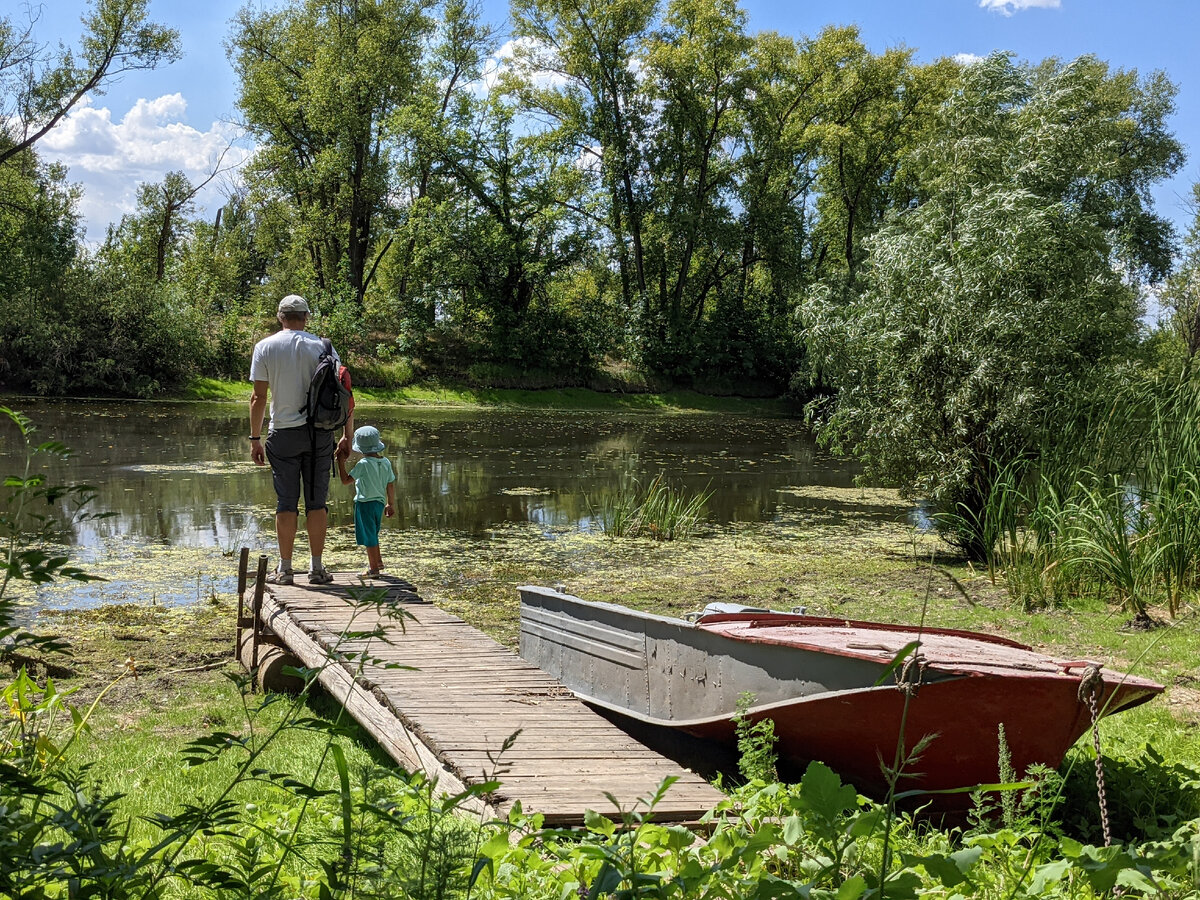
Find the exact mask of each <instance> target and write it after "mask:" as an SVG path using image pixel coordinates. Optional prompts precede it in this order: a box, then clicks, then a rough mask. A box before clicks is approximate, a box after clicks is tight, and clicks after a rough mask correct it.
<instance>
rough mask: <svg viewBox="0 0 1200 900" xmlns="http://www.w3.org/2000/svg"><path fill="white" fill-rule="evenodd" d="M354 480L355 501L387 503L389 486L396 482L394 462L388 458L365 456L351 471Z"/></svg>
mask: <svg viewBox="0 0 1200 900" xmlns="http://www.w3.org/2000/svg"><path fill="white" fill-rule="evenodd" d="M350 477H351V478H353V479H354V501H355V502H356V503H367V502H370V501H372V500H375V501H378V502H380V503H386V502H387V486H388V485H389V484H391V483H392V482H393V481H395V480H396V473H395V472H393V471H392V462H391V460H389V459H388V458H387V457H386V456H364V457H363V458H362V459H360V460H359V461H358V462H356V463H355V464H354V468H353V469H351V470H350Z"/></svg>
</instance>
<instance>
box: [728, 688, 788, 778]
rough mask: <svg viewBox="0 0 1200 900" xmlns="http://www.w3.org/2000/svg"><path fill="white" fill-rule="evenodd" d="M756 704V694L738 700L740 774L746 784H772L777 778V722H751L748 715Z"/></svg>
mask: <svg viewBox="0 0 1200 900" xmlns="http://www.w3.org/2000/svg"><path fill="white" fill-rule="evenodd" d="M753 705H754V695H753V694H752V693H749V692H746V693H743V694H742V695H741V696H739V697H738V702H737V712H736V713H734V716H733V727H734V731H735V732H736V734H737V748H738V772H739V773H740V774H741V776H742V778H744V779H745V780H746V781H761V782H763V783H764V784H769V783H770V782H772V781H775V780H777V779H778V777H779V775H778V772H777V771H776V763H777V761H778V753H777V752H776V750H775V741H776V740H777V739H776V737H775V720H774V719H759V720H758V721H757V722H752V721H751V720H750V717H749V715H747V713H748V711H749V709H750V707H751V706H753Z"/></svg>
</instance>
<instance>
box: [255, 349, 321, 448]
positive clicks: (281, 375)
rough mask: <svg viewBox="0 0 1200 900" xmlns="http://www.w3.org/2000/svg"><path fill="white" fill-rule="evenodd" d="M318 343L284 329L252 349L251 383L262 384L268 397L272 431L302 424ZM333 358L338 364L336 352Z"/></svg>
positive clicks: (317, 352)
mask: <svg viewBox="0 0 1200 900" xmlns="http://www.w3.org/2000/svg"><path fill="white" fill-rule="evenodd" d="M322 347H323V345H322V343H321V339H320V338H319V337H317V336H316V335H315V334H310V333H309V332H307V331H298V330H294V329H288V328H284V329H282V330H280V331H278V332H276V333H275V334H273V335H271V336H270V337H266V338H263V339H262V340H261V341H259V342H258V343H257V344H255V345H254V356H253V357H252V358H251V360H250V380H251V381H265V382H267V384H268V385H269V386H270V394H271V427H270V430H271V431H278V430H279V429H281V428H297V427H299V426H301V425H304V424H305V414H304V409H305V403H306V402H307V400H308V385H309V382H310V381H312V376H313V372H315V371H316V370H317V361H318V360H319V359H320V358H321V350H322ZM333 357H334V359H335V360H337V351H334V354H333Z"/></svg>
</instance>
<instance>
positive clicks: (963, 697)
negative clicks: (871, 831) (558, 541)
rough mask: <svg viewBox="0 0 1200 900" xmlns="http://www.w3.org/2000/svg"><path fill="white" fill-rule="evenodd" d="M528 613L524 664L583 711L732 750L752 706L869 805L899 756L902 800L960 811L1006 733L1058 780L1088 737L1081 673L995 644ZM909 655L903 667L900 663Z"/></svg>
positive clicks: (555, 600)
mask: <svg viewBox="0 0 1200 900" xmlns="http://www.w3.org/2000/svg"><path fill="white" fill-rule="evenodd" d="M521 599H522V620H521V621H522V624H521V655H522V656H524V657H525V658H526V659H528V660H529V661H530V662H533V663H535V664H536V665H538V666H540V667H541V668H543V669H545V670H546V671H548V672H550V674H552V675H554V676H555V677H556V678H558V679H559V680H560V681H561V682H562V683H563V684H564V685H566V686H567V687H568V688H570V689H571V690H572V691H574V692H575V693H576V694H577V695H578V696H580V698H581V699H584V700H585V701H587V702H589V703H592V704H593V705H595V706H598V707H600V708H602V709H605V710H608V711H611V712H613V713H615V714H617V715H618V716H621V717H628V718H631V719H633V720H636V721H637V722H639V723H642V724H643V725H645V726H650V727H654V728H662V729H674V730H678V731H682V732H684V733H686V734H690V735H694V736H696V737H698V738H701V739H704V740H706V741H713V742H716V743H719V744H722V745H726V746H729V745H733V744H735V743H736V734H735V726H734V722H733V717H734V715H735V714H736V712H737V709H738V705H739V701H741V702H743V703H744V700H743V698H744V697H745V696H746V695H752V696H753V700H752V702H751V704H750V706H749V709H748V711H747V717H748V718H749V719H750V720H751V721H757V720H761V719H766V718H769V719H771V720H773V722H774V724H775V734H776V735H777V737H778V744H777V750H778V752H779V755H780V758H781V760H782V761H784V762H785V763H788V764H790V765H792V766H802V765H804V764H805V763H807V762H808V761H810V760H820V761H822V762H825V763H826V764H828V765H829V766H830V767H832V768H833V769H835V770H836V771H838V772H839V773H841V774H842V775H843V777H845V778H846V779H847V780H849V781H851V782H853V783H854V784H855V785H856V786H857V787H859V788H860V789H861V790H863V791H864V792H865V793H868V794H873V795H875V796H882V795H883V794H884V793H886V791H887V788H888V785H887V777H886V776H885V774H884V768H885V766H887V767H890V766H893V765H894V764H895V762H896V761H897V748H901V749H900V756H899V760H900V762H901V763H902V765H901V773H902V774H901V777H900V779H899V781H898V783H897V786H896V789H897V790H898V791H920V792H924V793H927V794H928V795H929V796H928V799H929V801H930V802H931V803H932V804H933V806H935V807H937V808H939V809H944V810H952V809H958V808H963V807H965V806H967V805H968V804H969V789H970V788H972V787H974V786H975V785H979V784H990V783H995V782H997V781H998V780H999V779H1000V759H1001V747H1000V732H1001V729H1003V732H1004V742H1005V745H1006V748H1007V754H1008V759H1009V765H1010V766H1011V769H1012V770H1013V771H1015V772H1017V773H1018V774H1022V773H1024V772H1025V771H1026V770H1027V769H1028V768H1029V767H1030V766H1032V765H1034V764H1042V765H1046V766H1050V767H1056V766H1057V765H1058V764H1059V763H1060V762H1061V761H1062V758H1063V756H1064V754H1065V753H1066V751H1067V750H1068V749H1069V748H1070V747H1071V745H1072V744H1073V743H1074V742H1075V741H1076V740H1077V739H1078V738H1079V736H1080V735H1081V734H1083V733H1084V732H1085V731H1087V730H1088V728H1089V727H1090V725H1091V711H1090V707H1089V704H1088V703H1087V702H1086V699H1087V698H1086V694H1085V695H1084V697H1083V698H1081V696H1080V684H1081V681H1082V680H1083V678H1084V675H1085V671H1086V667H1085V666H1084V664H1083V663H1082V662H1076V661H1070V662H1059V661H1056V660H1051V659H1050V658H1049V657H1045V656H1044V655H1041V654H1037V653H1035V652H1034V651H1032V650H1031V649H1030V648H1028V647H1024V646H1023V645H1020V644H1017V643H1015V642H1012V641H1007V640H1004V639H1000V638H995V637H993V636H988V635H978V634H974V633H971V632H958V631H950V630H944V629H925V630H917V629H906V628H903V627H900V626H887V625H880V624H878V623H865V622H860V623H855V622H846V621H844V620H833V619H819V618H815V617H807V616H795V615H789V614H776V613H772V614H761V613H744V614H736V615H720V616H713V617H709V618H707V619H701V620H700V621H699V622H698V623H695V624H693V623H689V622H684V621H682V620H678V619H671V618H667V617H663V616H654V615H650V614H646V613H641V612H638V611H635V610H629V609H625V608H623V607H619V606H615V605H613V604H604V603H586V602H584V601H582V600H579V599H578V598H576V597H571V596H570V595H567V594H561V593H558V592H554V591H549V590H546V589H543V588H522V589H521ZM918 640H919V641H920V644H919V645H918V647H917V648H916V649H917V650H918V651H919V653H914V652H913V647H912V646H911V644H912V643H913V642H916V641H918ZM906 653H907V655H908V656H910V657H912V660H911V663H910V665H909V666H908V667H906V668H905V667H901V666H897V665H895V664H894V663H893V660H895V659H896V658H897V657H898V656H899V657H901V658H904V657H905V655H906ZM926 653H928V654H929V655H928V656H926V655H925V654H926ZM897 681H900V682H902V684H897ZM1095 686H1096V688H1097V690H1098V693H1097V695H1096V699H1097V707H1098V709H1100V710H1102V711H1103V713H1112V712H1115V711H1118V710H1120V709H1126V708H1129V707H1130V706H1134V705H1137V704H1138V703H1141V702H1144V701H1145V700H1148V699H1150V698H1151V697H1152V696H1154V695H1155V694H1156V693H1158V692H1159V691H1161V690H1162V687H1161V686H1160V685H1157V684H1155V683H1154V682H1150V681H1147V680H1145V679H1140V678H1133V677H1124V676H1121V675H1120V674H1119V673H1105V672H1104V671H1103V670H1102V669H1101V670H1100V677H1099V680H1097V681H1096V682H1095ZM926 738H928V740H927V741H926V742H925V746H924V747H923V748H922V749H921V751H920V753H919V754H914V753H913V751H914V748H915V747H916V746H917V745H918V743H919V742H922V740H923V739H926ZM910 755H911V756H912V758H909V757H910ZM964 789H966V790H964Z"/></svg>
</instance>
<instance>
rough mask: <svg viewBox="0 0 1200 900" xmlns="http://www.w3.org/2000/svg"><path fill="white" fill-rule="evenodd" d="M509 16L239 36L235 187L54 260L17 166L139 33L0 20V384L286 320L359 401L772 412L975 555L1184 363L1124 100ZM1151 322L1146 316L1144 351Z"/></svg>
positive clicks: (238, 356) (237, 338)
mask: <svg viewBox="0 0 1200 900" xmlns="http://www.w3.org/2000/svg"><path fill="white" fill-rule="evenodd" d="M510 22H511V29H512V33H511V37H512V40H511V41H508V42H505V43H502V37H501V35H499V34H498V33H497V32H496V31H495V30H494V29H492V28H491V27H489V26H487V25H485V24H483V23H482V22H481V21H480V20H479V18H478V13H477V11H476V10H475V9H474V8H473V7H472V6H471V5H470V4H468V3H466V2H464V0H445V2H443V3H440V4H439V3H434V2H432V0H361V2H356V3H351V4H345V3H332V2H326V0H296V2H292V3H287V4H281V5H278V6H276V7H273V8H271V9H269V10H268V9H261V10H260V9H257V8H252V7H247V8H246V9H244V10H242V11H241V12H240V13H239V14H238V15H237V16H236V17H235V18H234V20H233V21H232V22H231V23H230V36H229V41H228V44H227V52H228V54H229V57H230V59H231V61H232V63H233V65H234V68H235V71H236V74H237V77H238V79H239V88H240V93H239V101H238V103H239V108H240V111H241V113H242V116H243V121H244V124H245V126H246V128H247V131H248V134H249V135H250V136H251V137H252V138H253V140H254V141H255V142H256V151H255V155H254V157H253V159H252V161H251V162H250V163H249V165H248V166H247V167H246V169H245V170H244V178H242V180H241V183H240V184H239V185H238V186H237V188H236V191H235V193H234V194H233V195H232V196H231V197H230V198H229V199H228V202H227V203H226V205H225V206H224V207H223V208H221V209H220V210H218V211H217V212H216V214H215V216H214V217H213V218H212V219H211V220H210V221H202V220H200V219H198V218H197V217H196V210H195V206H194V202H193V201H194V198H195V197H196V194H197V191H198V190H199V188H200V187H201V185H200V184H195V183H192V182H191V181H189V180H188V178H186V177H185V176H184V175H183V174H182V173H179V172H170V173H164V175H163V178H162V180H161V181H159V182H157V183H148V184H144V185H141V186H140V188H139V191H138V206H137V209H136V211H135V212H134V213H132V214H129V215H127V216H125V217H123V218H122V219H121V221H120V222H118V223H114V225H112V226H111V227H110V229H109V232H108V234H107V236H106V239H105V240H104V242H103V243H102V245H101V246H99V247H98V248H94V249H87V248H84V247H83V246H81V244H80V241H79V237H78V234H77V223H76V214H75V199H76V198H75V193H74V189H73V188H72V187H71V186H70V185H69V183H67V182H66V180H65V177H64V173H63V172H62V170H61V169H60V168H59V167H57V166H55V165H54V164H52V163H51V162H49V161H46V160H42V159H40V158H39V157H38V155H37V148H36V145H35V141H36V138H37V136H39V135H41V134H44V133H46V130H47V129H48V128H52V127H53V126H54V124H55V123H56V122H58V121H60V120H61V117H62V115H64V114H65V113H66V112H67V111H69V109H70V108H71V106H72V105H73V104H74V103H76V102H77V101H78V99H79V97H82V96H86V95H87V94H88V93H89V92H96V91H99V90H102V89H103V86H104V83H105V81H106V79H108V78H111V77H112V75H114V74H117V73H119V72H120V71H123V70H125V69H128V68H144V67H150V66H154V65H158V64H161V63H164V62H167V61H169V60H170V59H172V58H173V57H174V56H175V55H176V54H177V53H178V49H179V48H178V38H177V35H175V33H174V32H172V31H170V30H169V29H166V28H163V27H161V26H157V25H154V24H152V23H149V22H148V21H147V19H146V14H145V3H144V0H104V2H101V3H98V4H97V6H96V9H95V14H94V15H93V16H91V17H88V18H87V19H86V20H85V23H84V25H85V34H84V37H83V38H82V39H81V42H80V46H81V48H82V49H81V50H80V52H79V53H77V54H76V55H74V56H72V57H71V58H70V60H68V59H67V57H64V58H63V60H61V61H60V62H59V63H55V64H53V65H52V63H54V60H52V59H50V58H48V57H47V58H45V59H41V58H40V57H38V55H37V52H40V51H37V48H38V45H37V44H36V42H35V41H34V40H33V37H32V31H31V28H32V26H29V27H28V28H25V29H24V30H22V28H21V27H20V26H19V23H16V20H14V19H4V20H3V21H2V23H0V24H2V26H3V27H2V28H0V49H3V50H4V52H3V53H0V60H5V61H8V60H11V61H12V63H11V64H9V63H8V62H5V63H4V64H2V65H0V91H3V97H2V99H3V106H2V108H3V109H4V110H9V111H11V112H10V114H8V115H7V116H6V117H5V118H4V119H3V121H4V122H5V132H4V134H3V135H2V136H0V150H2V155H0V182H2V183H3V192H2V193H0V256H3V258H4V259H5V260H6V265H5V266H4V267H3V269H2V270H0V341H2V342H3V346H4V352H3V354H2V355H0V384H3V385H4V386H7V387H11V388H19V389H32V390H34V391H36V392H38V393H43V394H65V393H72V392H86V393H99V394H104V393H108V394H121V395H134V396H151V395H154V394H156V393H158V392H161V391H162V390H164V389H169V388H172V387H175V386H178V385H180V384H182V383H184V382H186V381H187V380H188V379H190V378H192V377H194V376H196V375H201V374H203V375H225V376H232V377H239V378H240V377H244V374H245V371H246V361H247V357H248V353H249V348H250V347H251V346H252V344H253V342H254V340H256V339H257V338H258V337H261V336H262V334H263V333H265V332H266V331H267V329H268V328H270V327H271V324H270V323H271V317H272V310H273V309H274V305H275V303H276V302H277V300H278V298H279V295H280V294H281V293H287V292H292V291H298V292H300V293H303V294H305V295H306V296H308V298H309V299H310V300H311V301H313V302H314V304H315V306H316V309H317V315H316V316H315V317H314V323H313V327H314V328H315V329H316V330H319V331H321V332H322V333H323V334H327V335H329V336H330V337H331V338H332V339H333V340H334V342H335V343H336V344H337V345H338V346H339V348H340V349H341V350H342V351H343V353H344V354H345V355H347V356H348V357H349V358H350V360H351V362H352V363H353V365H354V368H355V371H356V381H357V383H359V384H361V385H369V384H372V383H376V384H389V383H390V384H397V383H401V382H403V381H404V380H407V379H411V378H412V377H413V376H414V375H417V376H420V375H422V374H424V375H428V376H433V377H438V378H450V379H456V380H460V381H467V382H474V383H476V384H487V385H496V386H528V387H545V386H552V385H568V384H574V385H578V384H586V385H596V386H600V387H610V388H611V387H620V388H631V387H644V386H669V385H671V384H676V385H684V386H688V385H690V386H695V387H698V388H700V389H703V390H708V391H712V392H718V393H725V392H742V393H772V394H777V393H780V392H781V391H783V390H785V389H787V388H788V387H790V389H791V390H792V392H793V393H794V394H795V395H796V396H797V397H798V399H802V400H809V401H814V402H813V403H812V405H811V406H810V407H809V409H810V411H811V412H812V413H813V421H814V422H815V423H816V424H817V425H818V427H819V428H820V429H821V430H822V433H823V435H824V436H825V438H826V439H827V440H828V441H829V442H830V443H831V444H832V445H834V446H836V447H839V448H841V449H844V450H847V451H851V452H854V453H856V454H857V455H859V456H860V457H862V459H863V460H864V461H865V462H866V464H867V469H868V475H869V477H871V478H874V479H876V480H879V481H882V482H886V483H889V484H894V485H897V486H900V487H901V488H903V489H904V490H905V491H907V492H908V493H909V494H911V495H912V496H915V497H920V498H927V499H930V500H931V501H933V503H934V504H935V506H936V508H937V511H938V512H939V513H941V514H942V517H941V519H940V521H941V522H942V523H943V524H949V525H950V533H951V534H952V536H953V537H954V539H955V540H957V541H958V542H959V543H960V544H961V545H962V546H963V547H964V548H965V549H966V550H967V551H969V552H970V553H971V554H972V555H973V556H975V557H982V556H984V555H985V554H986V553H987V552H988V551H987V546H986V544H987V541H986V539H985V537H984V536H981V535H980V534H978V533H977V531H978V529H977V528H976V526H975V525H972V524H970V523H972V522H976V523H977V522H978V521H979V520H980V517H981V516H982V515H983V510H984V507H985V506H986V504H987V498H988V497H989V496H991V494H992V493H993V488H994V486H995V484H996V481H997V479H998V478H999V477H1000V473H1001V472H1003V471H1005V470H1007V468H1008V467H1009V466H1011V465H1014V464H1018V463H1021V462H1026V461H1031V460H1036V459H1037V457H1038V456H1039V454H1040V453H1041V452H1042V448H1043V447H1044V446H1045V445H1046V444H1047V437H1048V436H1050V435H1053V434H1055V433H1056V431H1057V430H1058V429H1059V428H1060V426H1061V425H1062V423H1063V420H1064V418H1065V417H1067V416H1070V415H1075V414H1076V413H1077V412H1078V410H1079V401H1080V398H1081V397H1084V396H1090V397H1093V398H1094V399H1095V405H1096V408H1099V407H1102V406H1104V405H1105V404H1106V403H1108V402H1109V401H1110V400H1111V396H1110V394H1111V385H1113V384H1114V383H1118V382H1120V381H1122V380H1129V379H1130V378H1131V377H1140V373H1143V372H1145V371H1147V370H1150V369H1151V367H1153V366H1155V365H1157V366H1159V367H1162V368H1166V369H1169V370H1172V371H1174V372H1175V373H1176V374H1177V373H1178V370H1179V368H1180V367H1181V365H1184V364H1185V362H1184V361H1190V358H1191V355H1192V354H1194V352H1195V348H1196V346H1198V345H1200V339H1198V338H1197V333H1198V330H1197V326H1196V321H1197V315H1196V302H1195V296H1194V295H1195V293H1196V291H1195V285H1194V282H1195V280H1196V279H1195V272H1194V270H1195V268H1196V264H1195V259H1194V257H1195V246H1194V244H1195V241H1194V240H1193V241H1192V242H1191V243H1190V244H1189V245H1188V247H1189V248H1190V249H1189V250H1188V254H1189V255H1188V256H1186V257H1185V258H1184V259H1183V261H1182V265H1181V266H1180V267H1179V270H1178V272H1176V273H1175V274H1173V275H1171V276H1170V278H1169V279H1168V280H1166V281H1165V283H1164V281H1163V280H1164V278H1165V277H1166V276H1168V274H1169V273H1170V270H1171V269H1172V264H1173V261H1174V260H1173V252H1174V250H1175V247H1174V244H1173V235H1172V233H1171V229H1170V227H1169V225H1168V224H1167V223H1166V221H1165V220H1164V219H1163V218H1161V217H1160V216H1159V215H1158V214H1157V213H1156V212H1155V210H1154V209H1153V205H1152V203H1151V201H1150V195H1149V191H1150V188H1151V186H1152V185H1153V184H1154V183H1155V182H1156V181H1158V180H1160V179H1162V178H1164V177H1166V176H1168V175H1170V174H1171V173H1173V172H1175V171H1176V170H1177V169H1178V168H1179V166H1180V165H1181V163H1182V151H1181V148H1180V146H1179V144H1178V142H1177V141H1176V140H1175V139H1174V138H1173V136H1172V135H1171V134H1170V133H1169V131H1168V130H1167V127H1166V122H1167V118H1168V116H1169V114H1170V112H1171V110H1172V103H1173V95H1174V88H1173V86H1172V85H1171V84H1170V82H1169V81H1168V80H1167V79H1166V77H1165V76H1164V75H1162V74H1160V73H1154V74H1151V75H1149V76H1144V77H1143V76H1139V75H1138V74H1137V73H1135V72H1126V71H1119V70H1114V69H1112V68H1111V67H1109V66H1108V65H1107V64H1106V63H1104V62H1103V61H1101V60H1097V59H1094V58H1091V57H1082V58H1080V59H1077V60H1073V61H1069V62H1063V61H1058V60H1047V61H1045V62H1042V63H1026V62H1019V61H1016V60H1014V59H1012V58H1011V57H1009V56H1007V55H1004V54H997V55H994V56H992V57H989V58H987V59H983V60H975V61H972V62H956V61H952V60H940V61H936V62H934V63H930V64H918V63H917V62H915V61H914V59H913V55H912V53H911V52H910V51H908V50H887V51H884V52H882V53H873V52H871V51H869V50H868V49H867V48H866V47H865V46H864V44H863V42H862V40H861V39H860V37H859V35H858V33H857V31H856V30H855V29H853V28H828V29H826V30H824V31H823V32H821V33H820V34H819V35H817V36H815V37H789V36H785V35H780V34H776V33H770V32H764V33H758V34H753V33H750V32H749V31H748V30H747V27H746V16H745V14H744V12H743V11H742V10H741V9H740V8H739V7H738V6H737V4H736V2H735V0H622V2H620V3H613V2H609V0H603V2H602V0H579V2H572V3H565V2H561V0H513V3H512V6H511V20H510ZM105 48H107V49H105ZM35 51H37V52H35ZM5 54H7V55H5ZM68 62H70V65H68ZM220 165H221V163H220V161H219V160H214V161H213V169H212V173H213V175H215V174H216V173H217V171H218V170H219V169H220ZM1160 285H1162V287H1163V289H1162V290H1157V287H1158V286H1160ZM1151 286H1154V287H1155V288H1156V290H1153V291H1152V290H1150V287H1151ZM1151 295H1153V296H1155V297H1158V298H1161V300H1162V301H1163V303H1164V308H1165V309H1166V310H1168V311H1171V312H1172V313H1173V318H1171V320H1170V326H1171V327H1169V328H1164V329H1162V330H1161V331H1160V332H1158V333H1157V334H1156V335H1154V336H1153V338H1154V339H1153V340H1150V341H1147V340H1146V337H1147V335H1146V334H1145V330H1146V329H1145V326H1144V325H1143V324H1142V317H1143V314H1144V312H1145V307H1146V298H1147V297H1148V296H1151ZM1180 338H1181V339H1180ZM1187 364H1188V365H1190V363H1187ZM1067 401H1070V403H1069V404H1068V402H1067ZM1072 404H1073V405H1072ZM1068 406H1070V408H1068ZM962 523H967V524H966V527H965V528H963V527H960V526H961V525H962Z"/></svg>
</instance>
